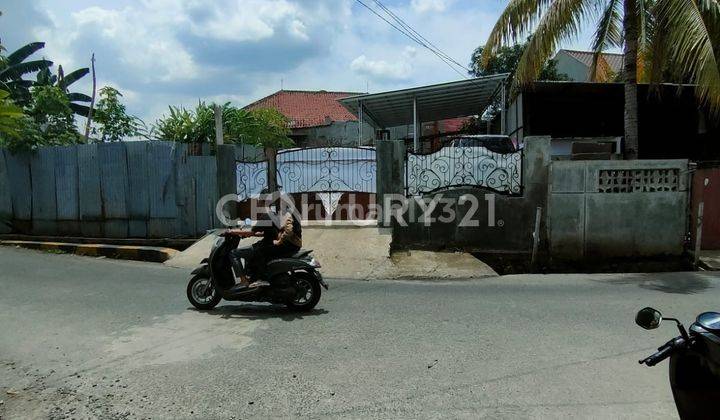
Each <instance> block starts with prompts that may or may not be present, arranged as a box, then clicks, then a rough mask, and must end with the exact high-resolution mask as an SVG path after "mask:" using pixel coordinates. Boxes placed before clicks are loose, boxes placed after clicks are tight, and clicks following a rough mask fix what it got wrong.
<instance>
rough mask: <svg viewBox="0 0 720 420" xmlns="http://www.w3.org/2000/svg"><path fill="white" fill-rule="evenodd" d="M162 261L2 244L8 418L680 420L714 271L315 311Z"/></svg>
mask: <svg viewBox="0 0 720 420" xmlns="http://www.w3.org/2000/svg"><path fill="white" fill-rule="evenodd" d="M186 278H187V272H186V271H183V270H178V269H172V268H167V267H164V266H162V265H156V264H145V263H134V262H123V261H110V260H99V259H92V258H87V257H76V256H69V255H53V254H42V253H39V252H35V251H26V250H18V249H13V248H0V400H2V403H1V404H0V417H2V418H3V419H5V418H7V419H12V418H48V417H49V418H65V417H67V418H71V417H75V418H88V417H90V418H93V417H100V418H126V417H127V418H142V417H152V418H253V417H256V418H269V417H305V416H307V417H313V418H318V417H320V418H328V417H331V418H335V417H349V418H360V417H362V418H409V417H413V418H418V417H419V418H426V417H447V418H477V417H490V418H513V419H515V418H529V417H532V418H536V417H544V418H558V417H560V416H571V417H580V418H590V417H592V418H617V417H622V418H654V419H657V418H673V417H675V416H676V414H675V409H674V404H673V402H672V396H671V394H670V389H669V386H668V381H667V370H666V369H667V364H665V363H664V364H662V365H660V366H658V367H656V368H652V369H650V368H645V367H641V366H639V365H638V364H637V360H638V359H639V358H641V357H644V356H646V355H647V354H649V353H650V352H651V351H652V350H653V349H654V347H656V346H658V345H660V344H662V343H664V342H665V341H666V340H667V339H669V338H670V337H671V336H673V335H674V334H675V332H676V331H675V329H674V327H673V326H672V325H665V326H664V327H662V328H660V329H659V330H655V331H652V332H647V331H643V330H641V329H640V328H638V327H636V326H635V325H634V323H633V315H634V313H635V311H636V310H637V309H639V308H641V307H643V306H646V305H651V306H655V307H657V308H659V309H661V310H662V311H663V312H665V313H667V314H668V315H669V314H672V315H676V316H679V317H680V318H682V319H684V320H687V321H690V320H691V319H693V317H694V316H695V315H696V313H697V312H699V311H702V310H710V309H718V298H719V297H720V288H719V286H720V277H719V276H718V275H716V274H709V273H683V274H629V275H591V276H589V275H533V276H530V275H524V276H507V277H500V278H495V279H485V280H479V281H472V282H452V283H427V282H385V281H373V282H362V281H335V282H332V283H331V289H330V292H329V293H327V294H325V295H324V296H323V299H322V301H321V302H320V305H319V307H318V310H317V311H315V312H314V313H311V314H307V315H296V314H292V313H289V312H287V311H286V310H284V309H283V308H278V307H270V306H260V305H242V304H240V305H236V304H221V305H222V306H221V307H219V309H218V310H216V311H213V312H209V313H201V312H197V311H195V310H192V309H190V308H189V304H188V302H187V301H186V298H185V284H186V283H185V281H186Z"/></svg>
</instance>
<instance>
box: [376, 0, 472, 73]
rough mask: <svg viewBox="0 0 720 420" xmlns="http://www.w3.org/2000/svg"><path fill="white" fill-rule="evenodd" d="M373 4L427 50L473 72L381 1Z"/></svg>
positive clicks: (378, 0) (377, 0)
mask: <svg viewBox="0 0 720 420" xmlns="http://www.w3.org/2000/svg"><path fill="white" fill-rule="evenodd" d="M373 2H375V4H377V5H378V6H379V7H380V8H381V9H383V10H384V11H385V13H387V14H388V15H389V16H390V17H392V18H393V20H395V22H397V23H398V24H399V25H400V26H402V27H403V28H405V29H406V30H407V31H410V32H411V33H412V34H413V35H415V36H416V37H417V38H419V39H420V40H421V41H422V43H424V44H428V45H429V47H428V46H427V45H426V46H425V47H426V48H430V47H432V49H434V50H435V51H436V52H437V53H438V54H440V55H442V56H443V57H444V58H445V59H446V60H448V61H450V62H452V63H454V64H455V65H456V66H458V67H460V68H461V69H463V70H466V71H468V72H471V70H470V69H469V68H467V67H466V66H465V65H464V64H460V63H458V62H457V61H456V60H455V59H454V58H452V57H451V56H450V55H449V54H446V53H445V52H444V51H442V50H441V49H440V48H439V47H437V46H436V45H435V44H433V43H432V42H431V41H430V40H428V39H427V38H425V37H424V36H422V35H421V34H420V33H419V32H418V31H416V30H415V29H414V28H413V27H412V26H410V24H408V23H407V22H405V20H403V19H402V18H401V17H399V16H398V15H396V14H395V13H393V11H392V10H390V8H388V7H387V6H385V5H384V4H383V3H382V2H381V1H380V0H373Z"/></svg>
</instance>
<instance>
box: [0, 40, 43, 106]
mask: <svg viewBox="0 0 720 420" xmlns="http://www.w3.org/2000/svg"><path fill="white" fill-rule="evenodd" d="M44 47H45V43H44V42H32V43H30V44H27V45H25V46H23V47H21V48H18V49H17V50H16V51H14V52H12V53H11V54H8V55H7V56H5V55H3V56H2V59H0V88H2V89H3V90H7V91H8V92H10V97H11V98H12V99H13V101H15V103H16V104H18V105H20V106H26V105H28V104H29V103H30V100H31V98H30V88H31V87H32V86H33V81H32V80H25V79H23V77H24V76H26V75H28V74H31V73H35V72H37V71H40V70H43V69H46V68H48V67H50V66H52V64H53V63H52V61H49V60H45V59H42V60H31V61H25V60H26V59H27V58H28V57H30V56H31V55H33V54H35V53H36V52H37V51H39V50H41V49H42V48H44ZM3 51H5V48H4V47H3V46H2V45H0V55H2V52H3Z"/></svg>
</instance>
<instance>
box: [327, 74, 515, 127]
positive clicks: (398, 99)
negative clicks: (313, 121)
mask: <svg viewBox="0 0 720 420" xmlns="http://www.w3.org/2000/svg"><path fill="white" fill-rule="evenodd" d="M507 77H508V74H507V73H503V74H496V75H492V76H485V77H478V78H474V79H467V80H461V81H457V82H449V83H441V84H437V85H429V86H421V87H416V88H410V89H402V90H395V91H389V92H381V93H372V94H367V95H358V96H350V97H347V98H343V99H340V103H341V104H342V105H343V106H344V107H345V108H347V110H348V111H350V112H352V113H353V114H355V115H358V116H360V115H359V114H360V113H359V109H360V106H361V104H362V111H363V117H364V118H363V120H366V121H368V122H369V123H370V124H372V125H373V126H375V127H376V128H388V127H396V126H400V125H406V124H412V123H413V106H414V105H415V104H417V117H418V121H419V122H423V121H439V120H444V119H448V118H455V117H465V116H469V115H480V114H482V113H483V112H484V111H485V109H486V108H487V107H488V106H489V105H490V103H491V101H492V99H493V97H494V96H495V95H496V94H497V93H498V92H499V90H500V85H501V84H502V82H503V81H504V80H505V79H506V78H507ZM415 101H416V102H415Z"/></svg>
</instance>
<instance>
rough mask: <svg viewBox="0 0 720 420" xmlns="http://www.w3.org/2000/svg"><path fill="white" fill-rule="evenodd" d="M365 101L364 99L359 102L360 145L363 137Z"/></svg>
mask: <svg viewBox="0 0 720 420" xmlns="http://www.w3.org/2000/svg"><path fill="white" fill-rule="evenodd" d="M364 119H365V118H364V116H363V103H362V101H360V102H358V147H360V146H362V137H363V120H364Z"/></svg>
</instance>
